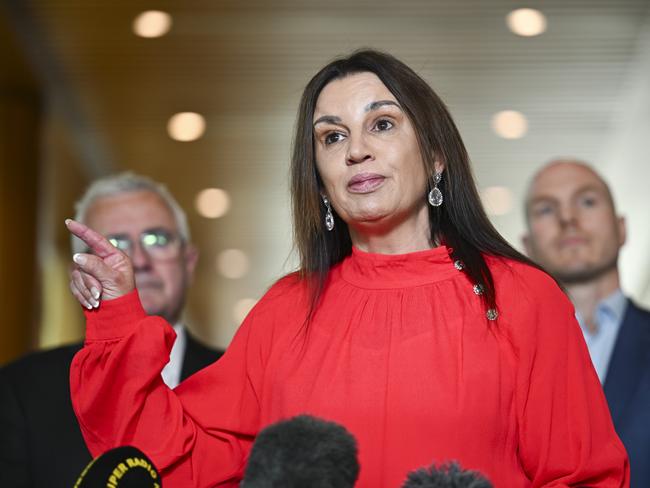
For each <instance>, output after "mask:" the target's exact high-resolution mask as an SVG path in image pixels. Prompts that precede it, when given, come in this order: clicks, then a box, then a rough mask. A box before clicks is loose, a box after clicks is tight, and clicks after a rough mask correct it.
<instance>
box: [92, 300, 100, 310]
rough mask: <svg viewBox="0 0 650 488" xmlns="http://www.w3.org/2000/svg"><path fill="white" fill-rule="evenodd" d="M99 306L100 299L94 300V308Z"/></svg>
mask: <svg viewBox="0 0 650 488" xmlns="http://www.w3.org/2000/svg"><path fill="white" fill-rule="evenodd" d="M97 307H99V301H98V300H93V308H97Z"/></svg>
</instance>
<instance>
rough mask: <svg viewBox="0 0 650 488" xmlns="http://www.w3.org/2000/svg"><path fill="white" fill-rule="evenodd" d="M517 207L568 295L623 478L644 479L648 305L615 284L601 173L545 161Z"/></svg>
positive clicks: (616, 241)
mask: <svg viewBox="0 0 650 488" xmlns="http://www.w3.org/2000/svg"><path fill="white" fill-rule="evenodd" d="M525 210H526V221H527V225H528V232H527V234H526V235H525V236H524V239H523V240H524V246H525V248H526V251H527V253H528V255H529V256H530V257H531V258H532V259H534V260H535V261H537V262H538V263H539V264H541V265H542V266H543V267H545V268H546V270H547V271H548V272H550V273H551V274H553V275H554V276H555V277H556V278H557V279H558V280H559V281H560V282H561V283H562V284H563V285H564V286H565V287H566V290H567V291H568V293H569V296H570V298H571V300H572V301H573V304H574V306H575V308H576V316H577V319H578V322H579V323H580V326H581V328H582V331H583V333H584V337H585V340H586V342H587V346H588V348H589V353H590V355H591V359H592V362H593V364H594V367H595V369H596V372H597V374H598V377H599V378H600V381H601V383H602V384H603V386H604V389H605V396H606V397H607V401H608V403H609V407H610V411H611V413H612V418H613V420H614V425H615V427H616V430H617V432H618V434H619V436H620V437H621V440H622V441H623V443H624V444H625V447H626V449H627V451H628V454H629V457H630V466H631V475H632V476H631V480H632V484H631V486H632V487H633V488H634V487H647V486H650V313H649V312H648V311H645V310H642V309H641V308H639V307H638V306H636V305H635V304H634V303H633V302H632V301H631V300H630V299H629V298H627V297H626V296H625V295H624V294H623V292H622V291H621V288H620V280H619V271H618V255H619V251H620V249H621V247H622V246H623V244H624V243H625V239H626V228H625V220H624V219H623V217H619V216H617V214H616V209H615V206H614V200H613V198H612V194H611V192H610V189H609V187H608V186H607V184H606V183H605V181H604V180H603V179H602V177H601V176H600V175H598V174H597V173H596V172H595V171H594V170H593V169H592V168H590V167H589V166H588V165H586V164H584V163H582V162H579V161H574V160H556V161H552V162H550V163H549V164H547V165H546V166H544V167H543V168H542V169H541V170H540V171H539V172H538V173H537V174H536V175H535V176H534V178H533V179H532V181H531V184H530V187H529V189H528V193H527V196H526V208H525ZM593 449H594V450H595V452H597V450H598V446H593Z"/></svg>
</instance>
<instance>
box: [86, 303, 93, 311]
mask: <svg viewBox="0 0 650 488" xmlns="http://www.w3.org/2000/svg"><path fill="white" fill-rule="evenodd" d="M86 308H87V309H88V310H92V309H93V306H92V305H91V304H90V303H88V302H86Z"/></svg>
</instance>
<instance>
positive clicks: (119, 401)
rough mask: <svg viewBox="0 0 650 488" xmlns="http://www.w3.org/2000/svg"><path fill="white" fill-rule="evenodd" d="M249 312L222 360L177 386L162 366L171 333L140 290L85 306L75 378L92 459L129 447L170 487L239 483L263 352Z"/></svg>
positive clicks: (255, 413) (255, 412)
mask: <svg viewBox="0 0 650 488" xmlns="http://www.w3.org/2000/svg"><path fill="white" fill-rule="evenodd" d="M253 315H254V314H253V313H251V314H249V317H248V318H247V319H246V320H245V321H244V323H243V324H242V326H241V327H240V329H239V331H238V332H237V334H236V335H235V338H234V339H233V341H232V344H231V345H230V347H229V348H228V350H227V352H226V353H225V354H224V356H223V357H222V358H221V359H220V360H219V361H218V362H217V363H214V364H212V365H211V366H209V367H208V368H206V369H204V370H202V371H200V372H198V373H197V374H195V375H193V376H192V377H190V378H188V379H187V380H186V381H184V382H183V383H182V384H181V385H180V386H179V387H178V388H176V389H175V390H171V389H169V388H168V387H167V386H166V385H165V384H164V383H163V381H162V379H161V376H160V372H161V370H162V368H163V367H164V365H165V364H166V363H167V362H168V360H169V352H170V349H171V346H172V344H173V340H174V337H175V334H174V331H173V329H172V328H171V327H170V326H169V325H168V324H167V323H166V322H165V321H164V320H163V319H161V318H159V317H148V316H146V314H145V312H144V310H143V309H142V307H141V305H140V301H139V299H138V297H137V292H135V291H134V292H132V293H130V294H129V295H126V296H124V297H120V298H118V299H115V300H111V301H106V302H104V303H102V306H101V307H100V309H99V310H96V311H90V312H86V317H87V333H86V344H85V347H84V348H83V349H82V350H81V351H80V352H79V353H77V355H76V356H75V358H74V360H73V362H72V366H71V371H70V382H71V394H72V401H73V406H74V410H75V414H76V415H77V418H78V419H79V424H80V427H81V431H82V433H83V436H84V438H85V440H86V443H87V445H88V448H89V449H90V451H91V453H92V454H93V456H97V455H99V454H101V453H103V452H104V451H106V450H108V449H111V448H113V447H116V446H120V445H133V446H135V447H138V448H139V449H142V451H144V452H145V453H146V454H147V455H148V456H149V457H150V458H151V459H152V461H153V462H154V464H155V465H156V466H157V467H158V469H159V470H161V472H162V475H163V478H164V480H165V484H169V486H196V487H207V486H237V483H238V481H239V480H240V479H241V477H242V474H243V468H244V464H245V461H246V456H247V453H248V451H249V450H250V446H251V444H252V441H253V438H254V436H255V434H256V432H257V430H258V424H259V402H258V393H259V391H260V389H261V387H260V384H259V381H260V378H261V373H262V371H263V364H262V362H263V357H264V354H263V351H262V349H263V347H262V343H261V341H260V340H259V339H260V337H261V336H257V338H255V337H254V335H252V334H250V331H251V328H252V326H253V322H254V319H253Z"/></svg>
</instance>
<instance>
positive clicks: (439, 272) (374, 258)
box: [340, 246, 459, 289]
mask: <svg viewBox="0 0 650 488" xmlns="http://www.w3.org/2000/svg"><path fill="white" fill-rule="evenodd" d="M340 269H341V276H342V277H343V279H344V280H345V281H347V282H348V283H351V284H353V285H355V286H358V287H360V288H369V289H391V288H407V287H413V286H422V285H426V284H430V283H435V282H438V281H442V280H446V279H449V278H451V277H453V276H457V275H458V274H459V272H458V270H456V269H455V268H454V264H453V260H452V258H451V256H450V249H449V248H447V247H446V246H438V247H434V248H432V249H426V250H424V251H416V252H410V253H406V254H378V253H371V252H366V251H362V250H360V249H358V248H356V247H354V246H353V247H352V253H351V254H350V255H349V256H347V257H346V258H345V259H344V260H343V262H342V263H341V268H340Z"/></svg>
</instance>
